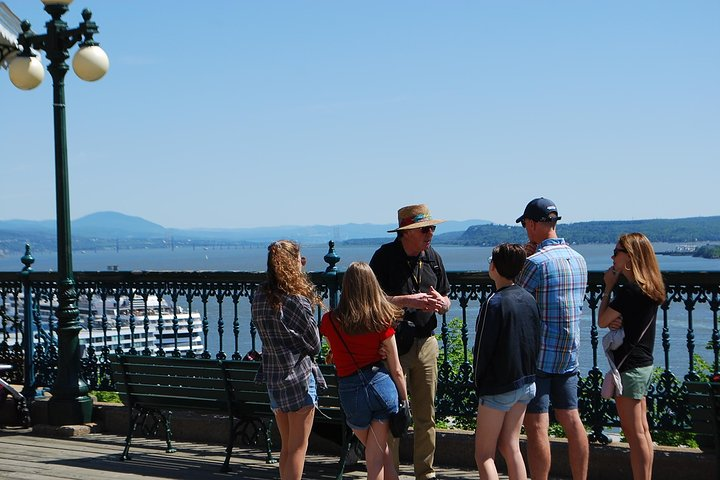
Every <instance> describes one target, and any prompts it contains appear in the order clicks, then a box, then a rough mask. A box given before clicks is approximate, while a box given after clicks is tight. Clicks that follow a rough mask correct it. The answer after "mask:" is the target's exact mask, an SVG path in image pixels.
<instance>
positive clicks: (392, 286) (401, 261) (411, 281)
mask: <svg viewBox="0 0 720 480" xmlns="http://www.w3.org/2000/svg"><path fill="white" fill-rule="evenodd" d="M370 268H372V270H373V272H375V276H376V277H377V279H378V282H380V286H381V287H382V289H383V290H384V291H385V293H386V294H387V295H390V296H394V295H409V294H412V293H418V292H423V293H428V292H429V291H430V287H431V286H432V287H434V288H435V290H437V291H438V292H440V295H443V296H445V295H447V294H448V293H449V292H450V283H449V282H448V279H447V274H446V273H445V266H444V265H443V263H442V259H441V258H440V255H438V254H437V252H436V251H435V250H433V248H432V247H428V249H427V250H425V251H424V252H422V253H421V254H420V255H418V256H416V257H409V256H407V254H406V253H405V250H404V249H403V246H402V243H401V242H400V238H399V237H398V238H397V239H396V240H395V241H394V242H390V243H386V244H385V245H383V246H381V247H380V248H379V249H377V251H376V252H375V254H373V257H372V259H371V260H370ZM404 319H405V320H407V321H411V322H413V323H414V324H415V326H416V330H415V336H416V337H418V338H425V337H429V336H430V335H432V334H433V330H434V329H435V327H437V316H436V315H435V312H423V311H417V310H414V309H408V308H406V309H405V317H404Z"/></svg>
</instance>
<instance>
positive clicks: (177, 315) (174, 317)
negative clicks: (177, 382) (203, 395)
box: [6, 294, 204, 356]
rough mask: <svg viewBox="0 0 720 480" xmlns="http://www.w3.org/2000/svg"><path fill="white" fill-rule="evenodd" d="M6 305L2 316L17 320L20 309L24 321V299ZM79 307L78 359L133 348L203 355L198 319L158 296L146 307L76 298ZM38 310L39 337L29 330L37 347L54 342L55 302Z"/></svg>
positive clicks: (135, 300) (124, 301)
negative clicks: (79, 353) (52, 328)
mask: <svg viewBox="0 0 720 480" xmlns="http://www.w3.org/2000/svg"><path fill="white" fill-rule="evenodd" d="M8 300H9V302H8V304H9V305H10V306H11V307H10V308H8V309H7V312H6V314H7V315H8V317H11V318H12V317H14V316H15V310H14V308H13V307H12V306H14V305H19V307H18V316H22V314H23V312H22V305H23V298H22V294H20V295H19V296H18V301H17V303H16V302H15V301H13V298H12V296H11V297H10V298H9V299H8ZM77 307H78V310H79V312H80V315H79V320H80V322H79V323H80V326H81V330H80V333H79V339H80V346H81V348H82V356H87V355H88V353H89V349H90V347H92V348H93V350H94V351H95V354H98V353H99V352H100V351H102V349H103V348H107V349H108V351H109V352H110V353H112V352H114V351H115V350H116V349H117V348H122V349H123V351H124V352H128V351H129V350H130V349H132V348H134V349H135V350H136V351H137V352H138V353H143V352H144V351H145V350H146V349H149V350H150V352H151V353H152V354H156V353H157V350H158V349H160V348H162V350H163V351H164V352H165V353H166V354H171V353H172V352H174V351H175V349H176V348H177V351H179V352H181V354H182V355H185V354H186V353H187V352H188V351H190V350H192V351H193V352H195V353H196V354H199V353H202V352H203V351H204V345H203V341H202V319H201V317H200V314H199V313H198V312H192V313H188V312H186V311H185V310H184V309H183V308H182V307H181V306H177V307H175V308H173V307H172V306H171V305H169V304H168V303H167V302H166V301H165V299H161V300H160V301H158V299H157V297H156V296H150V297H148V298H147V301H145V300H144V299H143V298H141V297H138V296H136V297H134V298H133V300H132V301H131V300H130V298H129V297H127V296H120V297H119V298H118V299H116V298H115V297H112V298H107V299H106V300H105V301H104V302H103V300H102V299H101V298H100V297H98V296H93V297H92V299H91V300H89V299H88V298H87V297H86V296H80V297H79V298H78V303H77ZM36 308H38V310H39V312H40V319H41V322H40V324H41V329H40V331H39V332H38V331H37V325H34V326H33V331H34V333H35V338H36V341H39V340H40V338H42V339H45V340H52V339H53V338H54V339H55V340H57V331H52V330H51V329H50V321H51V320H52V322H53V325H54V328H57V318H56V309H57V308H58V302H57V298H55V297H53V299H52V301H50V300H49V299H47V298H43V299H41V300H40V301H39V302H38V305H37V307H36ZM131 325H134V328H131ZM9 337H10V338H8V341H9V343H14V341H13V340H14V337H15V336H14V335H10V336H9Z"/></svg>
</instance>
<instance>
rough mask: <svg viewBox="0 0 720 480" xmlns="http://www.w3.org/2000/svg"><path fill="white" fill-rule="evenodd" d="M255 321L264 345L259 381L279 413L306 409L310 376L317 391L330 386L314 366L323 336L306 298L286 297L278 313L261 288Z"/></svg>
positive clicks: (255, 301)
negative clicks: (304, 404)
mask: <svg viewBox="0 0 720 480" xmlns="http://www.w3.org/2000/svg"><path fill="white" fill-rule="evenodd" d="M252 319H253V322H254V323H255V327H257V331H258V334H259V335H260V340H261V341H262V344H263V348H262V366H261V368H260V370H259V371H258V374H257V379H256V380H257V381H260V382H263V383H266V384H267V386H268V390H270V391H271V392H272V394H273V397H274V398H275V400H276V401H277V403H278V407H279V408H280V410H282V411H284V412H293V411H295V410H298V409H299V408H301V407H302V406H303V403H304V401H305V398H306V396H307V392H308V381H309V379H310V375H314V376H315V380H316V382H317V387H318V389H325V388H327V385H326V383H325V379H324V378H323V376H322V374H321V373H320V369H319V368H318V366H317V364H316V363H315V360H314V357H315V355H317V354H318V353H319V352H320V334H319V333H318V327H317V323H315V317H314V315H313V307H312V305H310V302H309V301H308V299H307V298H305V297H303V296H300V295H287V296H285V298H284V299H283V304H282V308H281V309H280V310H279V311H276V310H275V309H273V308H272V307H271V306H270V304H268V302H267V296H266V295H265V292H264V291H263V290H262V287H261V288H259V289H258V290H257V291H256V292H255V295H254V297H253V303H252Z"/></svg>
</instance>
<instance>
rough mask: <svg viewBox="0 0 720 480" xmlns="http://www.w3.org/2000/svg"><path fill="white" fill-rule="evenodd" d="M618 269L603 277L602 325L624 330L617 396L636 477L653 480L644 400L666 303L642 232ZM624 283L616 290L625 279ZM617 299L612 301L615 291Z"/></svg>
mask: <svg viewBox="0 0 720 480" xmlns="http://www.w3.org/2000/svg"><path fill="white" fill-rule="evenodd" d="M612 260H613V265H612V267H610V268H609V269H608V270H607V271H606V272H605V275H604V281H605V291H604V293H603V295H602V299H601V302H600V312H599V314H600V317H599V319H598V325H600V327H608V328H610V329H612V330H617V329H619V328H623V329H624V330H625V340H624V341H623V344H622V345H621V346H620V347H619V348H618V349H617V350H615V351H614V360H615V364H616V365H619V366H620V367H619V370H620V378H621V380H622V393H620V394H618V395H617V396H616V397H615V403H616V406H617V411H618V415H619V416H620V426H621V427H622V430H623V433H624V434H625V437H626V438H627V441H628V443H629V444H630V463H631V465H632V472H633V478H634V479H635V480H638V479H650V478H652V464H653V442H652V438H651V437H650V427H649V425H648V422H647V404H646V400H645V396H646V395H647V391H648V387H649V385H650V377H651V375H652V371H653V346H654V344H655V320H656V316H657V310H658V306H659V305H660V304H662V303H663V302H664V301H665V284H664V282H663V279H662V275H661V274H660V267H659V266H658V262H657V258H656V257H655V251H654V250H653V247H652V244H651V243H650V240H648V239H647V237H646V236H645V235H643V234H642V233H628V234H625V235H622V236H621V237H620V238H619V239H618V242H617V244H616V245H615V250H613V255H612ZM621 275H622V276H623V277H625V279H626V280H625V282H623V283H624V284H623V285H621V286H620V287H619V288H617V289H615V286H616V285H617V283H618V279H619V278H620V276H621ZM613 289H615V295H614V297H613V299H612V301H610V299H609V296H610V292H612V291H613Z"/></svg>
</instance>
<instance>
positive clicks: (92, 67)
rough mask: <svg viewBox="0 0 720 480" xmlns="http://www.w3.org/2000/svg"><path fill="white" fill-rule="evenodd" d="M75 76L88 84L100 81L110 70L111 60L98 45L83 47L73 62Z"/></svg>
mask: <svg viewBox="0 0 720 480" xmlns="http://www.w3.org/2000/svg"><path fill="white" fill-rule="evenodd" d="M72 66H73V70H75V74H76V75H77V76H78V77H80V78H82V79H83V80H86V81H88V82H94V81H95V80H100V79H101V78H102V77H103V76H104V75H105V74H106V73H107V71H108V69H109V68H110V59H109V58H108V56H107V53H105V51H104V50H103V49H102V48H100V47H98V46H97V45H90V46H87V47H81V48H80V50H78V51H77V53H76V54H75V56H74V57H73V61H72Z"/></svg>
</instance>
